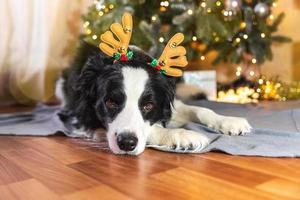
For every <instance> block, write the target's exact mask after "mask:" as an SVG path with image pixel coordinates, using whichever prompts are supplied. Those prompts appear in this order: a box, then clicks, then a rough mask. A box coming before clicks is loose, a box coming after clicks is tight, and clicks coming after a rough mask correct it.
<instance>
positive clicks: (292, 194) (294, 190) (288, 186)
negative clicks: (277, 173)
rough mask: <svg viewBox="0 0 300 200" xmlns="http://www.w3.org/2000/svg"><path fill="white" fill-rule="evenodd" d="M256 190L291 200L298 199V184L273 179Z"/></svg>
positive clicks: (258, 186)
mask: <svg viewBox="0 0 300 200" xmlns="http://www.w3.org/2000/svg"><path fill="white" fill-rule="evenodd" d="M256 188H257V189H259V190H261V191H266V192H269V193H273V194H276V195H281V196H285V197H289V198H293V199H300V183H296V182H292V181H289V180H284V179H274V180H271V181H268V182H265V183H263V184H260V185H257V186H256Z"/></svg>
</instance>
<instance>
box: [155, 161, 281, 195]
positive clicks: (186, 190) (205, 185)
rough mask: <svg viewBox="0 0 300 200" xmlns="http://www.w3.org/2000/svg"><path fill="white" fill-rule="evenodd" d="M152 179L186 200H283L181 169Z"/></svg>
mask: <svg viewBox="0 0 300 200" xmlns="http://www.w3.org/2000/svg"><path fill="white" fill-rule="evenodd" d="M151 178H154V179H156V180H157V181H160V182H162V183H164V184H165V185H168V186H169V188H170V190H174V192H177V193H181V194H182V195H184V196H185V199H216V200H219V199H230V200H233V199H239V200H241V199H247V200H248V199H257V200H258V199H262V200H267V199H282V197H280V196H277V195H273V196H270V195H269V194H268V193H265V192H260V191H256V190H253V189H249V188H247V187H243V186H242V185H237V184H232V183H229V182H227V181H223V180H220V179H216V178H214V177H210V176H208V175H205V174H202V173H198V172H195V171H193V170H189V169H185V168H182V167H179V168H177V169H171V170H168V171H166V172H162V173H159V174H154V175H152V176H151Z"/></svg>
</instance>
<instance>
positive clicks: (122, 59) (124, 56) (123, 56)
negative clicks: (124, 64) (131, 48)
mask: <svg viewBox="0 0 300 200" xmlns="http://www.w3.org/2000/svg"><path fill="white" fill-rule="evenodd" d="M120 60H121V61H128V58H127V57H126V55H125V54H122V55H121V57H120Z"/></svg>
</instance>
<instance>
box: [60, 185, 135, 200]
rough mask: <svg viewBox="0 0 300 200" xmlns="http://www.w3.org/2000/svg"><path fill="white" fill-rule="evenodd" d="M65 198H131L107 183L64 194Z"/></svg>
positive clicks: (107, 199)
mask: <svg viewBox="0 0 300 200" xmlns="http://www.w3.org/2000/svg"><path fill="white" fill-rule="evenodd" d="M64 199H65V200H84V199H86V200H99V199H101V200H121V199H122V200H131V199H132V198H129V197H128V196H126V195H124V194H122V193H121V192H119V191H117V190H114V189H112V188H111V187H108V186H106V185H100V186H97V187H93V188H89V189H86V190H81V191H78V192H74V193H72V194H68V195H65V196H64Z"/></svg>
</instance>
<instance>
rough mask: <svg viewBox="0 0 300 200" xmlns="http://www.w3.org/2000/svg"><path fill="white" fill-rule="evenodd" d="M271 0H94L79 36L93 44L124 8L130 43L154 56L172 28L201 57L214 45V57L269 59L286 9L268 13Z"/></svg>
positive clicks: (272, 4)
mask: <svg viewBox="0 0 300 200" xmlns="http://www.w3.org/2000/svg"><path fill="white" fill-rule="evenodd" d="M276 6H277V2H276V1H275V0H202V1H199V0H185V1H182V0H169V1H158V0H151V1H150V0H121V1H120V0H118V1H117V0H108V1H105V0H96V1H94V4H93V5H92V6H90V7H89V10H88V12H87V14H85V15H84V16H83V17H82V18H83V20H84V33H83V34H82V38H83V39H84V40H85V41H87V42H89V43H91V44H94V45H98V44H99V42H100V39H99V36H100V35H101V34H102V33H104V32H105V31H106V30H108V28H109V26H110V24H112V23H113V22H115V21H116V20H117V19H120V16H121V15H122V14H123V13H124V12H125V11H128V12H130V13H132V14H133V16H134V23H135V25H134V26H135V28H134V32H133V34H134V37H133V41H132V44H135V45H137V46H139V47H141V48H142V49H144V50H146V51H148V53H149V54H150V55H152V56H158V55H157V54H159V52H161V50H162V48H163V47H164V45H165V42H166V41H168V40H169V39H170V37H171V36H172V35H173V34H175V33H176V32H182V33H184V35H185V41H184V46H185V47H187V50H188V53H187V55H188V57H189V58H190V59H191V58H200V59H201V60H204V59H205V56H206V54H207V53H208V52H210V51H217V52H218V56H217V57H216V59H215V60H214V63H218V62H220V61H225V62H229V63H243V64H244V65H246V66H247V65H249V64H251V63H252V64H262V63H264V62H265V61H266V60H271V59H272V50H271V45H272V43H273V42H287V41H289V38H287V37H284V36H280V35H274V33H275V32H276V31H277V28H278V25H279V24H280V22H281V21H282V19H283V17H284V14H283V13H281V14H279V15H278V16H277V17H275V16H274V15H273V14H272V9H273V7H276Z"/></svg>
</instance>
